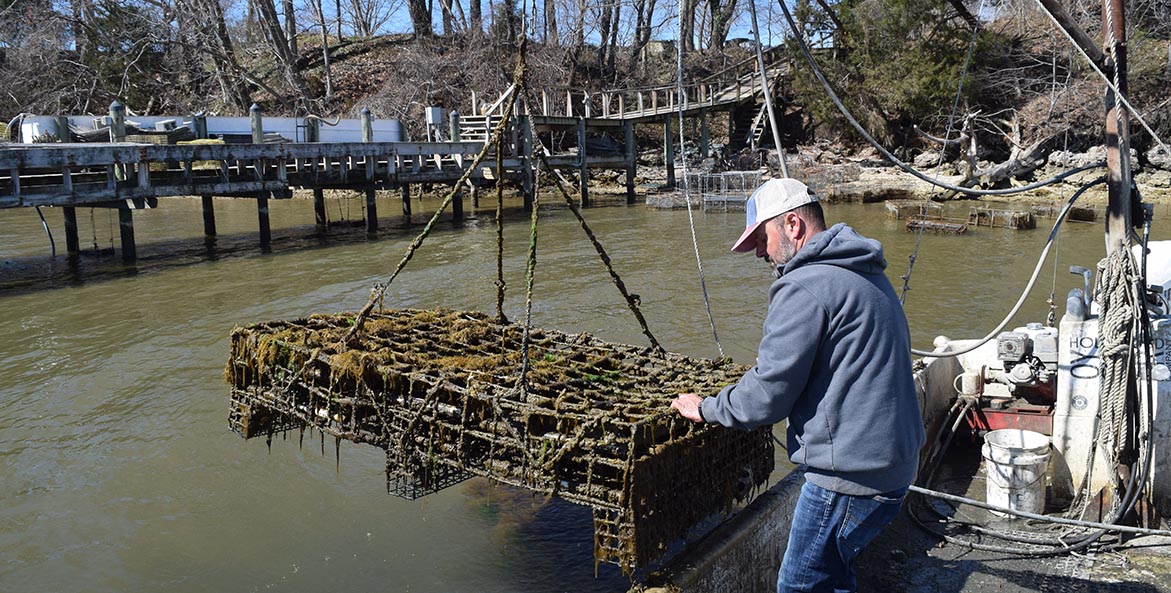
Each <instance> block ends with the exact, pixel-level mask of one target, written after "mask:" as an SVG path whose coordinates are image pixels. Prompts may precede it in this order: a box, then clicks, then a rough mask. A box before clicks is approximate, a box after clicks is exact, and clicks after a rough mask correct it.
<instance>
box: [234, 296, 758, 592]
mask: <svg viewBox="0 0 1171 593" xmlns="http://www.w3.org/2000/svg"><path fill="white" fill-rule="evenodd" d="M352 323H353V315H352V314H344V313H343V314H337V315H315V316H312V317H309V318H305V319H299V320H293V321H277V322H270V323H259V324H255V325H250V326H247V327H237V328H235V329H234V330H233V332H232V337H231V354H230V359H229V362H228V367H227V370H226V376H227V379H228V382H229V383H230V384H231V406H230V413H229V423H230V425H231V427H232V429H233V430H234V431H235V432H237V433H239V434H240V435H241V436H243V437H245V438H252V437H257V436H268V437H270V438H271V436H272V435H273V434H274V433H277V432H282V431H287V430H292V429H304V428H307V427H308V428H314V429H317V430H320V431H321V432H322V433H323V434H329V435H332V436H334V437H336V438H338V439H345V440H348V441H352V442H356V443H365V444H370V445H373V446H376V447H380V448H382V449H384V450H385V451H386V474H387V487H388V491H389V492H390V493H392V494H395V495H397V496H401V497H404V498H409V499H414V498H418V497H420V496H424V495H426V494H429V493H432V492H436V491H439V490H442V489H443V488H446V487H448V486H451V485H453V484H456V483H459V482H460V481H462V480H464V479H466V478H468V477H471V476H485V477H489V478H492V479H494V480H498V481H500V482H504V483H507V484H511V485H514V486H518V487H523V488H528V489H530V490H533V491H535V492H539V493H542V494H546V495H557V496H560V497H562V498H564V499H566V500H569V501H571V502H574V503H577V504H582V505H586V506H588V507H590V508H591V509H593V516H594V555H595V559H596V560H597V561H605V562H612V563H615V564H618V565H619V566H621V567H622V568H623V569H624V570H632V569H634V568H635V567H638V566H646V565H647V564H648V563H649V562H651V561H653V560H655V559H657V558H658V557H660V556H661V555H662V553H663V552H664V551H665V549H666V546H667V543H668V542H670V541H672V540H675V539H678V538H680V537H683V536H684V535H686V533H687V532H688V530H689V529H690V528H691V527H692V526H694V525H695V524H697V523H699V522H700V521H702V520H703V519H705V518H707V517H710V516H712V515H713V514H716V513H718V512H721V511H726V510H728V509H729V508H731V507H732V506H733V505H734V504H735V503H737V502H739V501H743V500H745V499H747V498H748V497H749V496H750V495H751V494H752V493H753V492H754V491H755V489H756V488H757V487H759V486H760V485H761V484H763V483H764V481H765V480H766V479H767V477H768V475H769V474H770V473H771V471H772V468H773V441H772V439H771V428H770V427H762V428H760V429H757V430H755V431H751V432H742V431H735V430H727V429H722V428H714V427H709V426H706V425H698V424H695V423H692V422H690V421H688V420H685V419H683V418H681V417H679V416H678V415H677V414H675V413H674V412H672V411H671V410H670V409H669V405H670V402H671V400H672V399H674V397H675V396H676V395H677V394H679V393H684V392H696V393H714V392H715V391H716V390H718V389H719V388H720V387H722V386H724V385H727V384H729V383H733V382H735V381H736V380H737V379H738V378H739V376H740V375H741V374H742V373H743V372H744V370H745V368H744V367H743V366H741V365H737V364H735V363H732V362H729V361H713V360H707V359H698V358H689V357H686V356H682V355H679V354H671V353H667V354H660V353H655V352H654V351H652V350H651V349H650V348H640V347H636V346H629V345H624V344H614V343H607V342H604V341H602V340H599V339H597V338H594V337H592V336H590V335H588V334H564V333H560V332H556V331H552V330H540V329H534V330H532V331H531V337H530V339H531V345H530V358H529V360H530V366H529V370H528V373H527V381H526V383H525V387H524V388H523V389H522V388H521V387H520V385H521V384H520V381H519V379H520V375H521V368H522V356H523V354H522V332H523V327H522V326H519V325H515V324H500V323H498V322H497V321H496V320H495V319H492V318H489V317H488V316H486V315H483V314H481V313H472V312H460V311H448V310H410V309H400V310H390V311H384V312H381V313H376V314H374V315H373V316H372V317H371V318H370V319H369V320H368V321H367V323H366V325H365V329H364V331H363V332H361V333H360V334H359V335H358V336H356V337H355V338H354V339H352V340H351V341H350V342H349V343H344V341H343V340H344V336H345V334H346V332H347V331H348V330H349V327H350V326H351V325H352Z"/></svg>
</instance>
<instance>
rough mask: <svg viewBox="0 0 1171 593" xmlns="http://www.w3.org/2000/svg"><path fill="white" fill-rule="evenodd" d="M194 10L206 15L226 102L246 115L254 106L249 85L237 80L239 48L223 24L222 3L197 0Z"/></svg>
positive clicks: (214, 59) (216, 72) (218, 77)
mask: <svg viewBox="0 0 1171 593" xmlns="http://www.w3.org/2000/svg"><path fill="white" fill-rule="evenodd" d="M191 8H192V9H193V11H195V12H196V13H197V14H202V15H205V17H204V18H205V19H206V20H205V22H206V23H207V28H208V29H210V30H211V34H212V40H213V41H214V43H212V44H210V47H209V50H210V51H209V53H210V54H211V58H212V63H213V64H215V75H216V81H217V82H218V83H219V85H220V90H221V91H222V92H223V94H224V102H225V103H227V104H229V105H233V106H235V107H236V108H237V109H238V110H239V111H240V113H247V112H248V107H249V106H251V105H252V97H251V96H250V93H249V89H248V85H246V84H244V83H243V82H242V81H240V80H239V79H238V78H237V77H236V73H237V72H239V71H240V64H239V62H238V61H237V60H236V47H235V44H234V43H232V37H231V35H230V34H229V33H228V25H227V23H226V22H225V21H224V10H223V7H222V6H220V3H219V0H194V1H193V3H192V4H191Z"/></svg>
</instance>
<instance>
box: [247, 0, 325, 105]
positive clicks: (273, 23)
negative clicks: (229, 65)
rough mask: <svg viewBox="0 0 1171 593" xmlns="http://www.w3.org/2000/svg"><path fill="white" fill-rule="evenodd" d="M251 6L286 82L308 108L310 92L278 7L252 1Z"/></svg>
mask: <svg viewBox="0 0 1171 593" xmlns="http://www.w3.org/2000/svg"><path fill="white" fill-rule="evenodd" d="M250 4H251V5H253V6H254V7H255V9H256V15H257V20H258V24H259V25H260V28H261V30H262V31H263V33H264V38H265V40H266V41H267V42H268V48H269V50H271V51H272V53H273V55H275V56H276V58H277V62H278V63H279V64H280V66H281V70H282V72H283V73H284V76H285V81H286V82H287V83H288V85H289V86H290V87H291V88H292V89H293V92H294V93H296V94H297V96H298V98H299V101H298V102H299V103H301V104H302V106H303V107H305V108H308V107H309V103H310V99H311V98H310V95H309V90H308V87H307V86H306V85H305V80H304V79H303V78H302V77H301V72H300V70H299V69H298V67H297V55H296V54H294V53H293V52H292V44H291V43H290V41H289V38H288V37H287V36H286V35H285V31H284V29H282V27H281V21H280V18H279V17H278V15H277V11H276V5H275V4H274V3H273V0H251V2H250Z"/></svg>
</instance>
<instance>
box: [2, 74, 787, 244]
mask: <svg viewBox="0 0 1171 593" xmlns="http://www.w3.org/2000/svg"><path fill="white" fill-rule="evenodd" d="M769 56H770V58H771V59H772V60H773V64H772V65H771V66H768V69H769V73H770V74H771V75H772V76H773V78H772V80H773V81H782V80H784V79H785V77H786V75H787V73H788V71H789V65H788V63H787V62H780V61H778V60H779V58H778V56H779V54H777V53H774V52H770V53H769ZM770 86H772V87H773V92H776V89H777V88H779V82H778V83H776V84H772V83H770ZM513 90H514V89H511V88H510V89H508V91H506V93H505V95H504V96H502V97H500V98H499V99H497V100H496V101H495V102H494V103H493V104H491V105H486V106H484V105H481V104H480V102H479V101H478V100H477V98H476V97H475V96H474V95H473V97H472V101H471V104H472V110H471V111H472V113H475V114H476V115H470V116H465V117H460V116H459V115H458V114H457V113H452V114H450V121H449V122H443V123H444V124H445V125H442V126H440V125H438V124H439V122H436V121H431V120H429V125H428V141H426V142H418V141H410V140H405V139H404V138H403V137H402V136H403V132H402V125H401V124H400V123H399V122H397V121H395V120H379V121H375V120H374V118H373V116H372V115H371V114H370V112H369V111H368V110H366V111H364V112H363V116H362V118H361V119H360V120H358V119H350V120H339V121H336V122H325V121H324V120H322V119H320V118H316V117H305V118H288V117H284V118H275V117H274V118H264V117H263V114H262V113H261V112H260V108H259V107H256V106H253V110H252V113H251V114H250V117H236V118H231V117H204V116H202V115H193V116H188V117H168V116H152V117H140V118H134V119H135V120H136V121H133V122H131V121H129V120H127V118H126V109H125V107H123V106H122V105H120V104H118V103H116V102H115V103H114V104H113V105H111V106H110V115H109V116H108V117H102V118H94V117H92V116H27V117H25V118H24V121H23V122H22V125H21V136H22V138H23V139H24V140H25V142H22V143H13V144H7V145H2V146H0V209H9V208H30V207H35V208H41V207H60V208H62V209H63V211H64V214H63V218H64V227H65V228H64V231H65V236H66V245H67V249H68V251H69V252H70V253H77V252H78V251H79V250H80V247H79V241H78V236H77V214H76V208H79V207H90V208H113V209H117V210H118V212H119V230H120V234H121V253H122V259H123V260H125V261H134V260H135V259H136V248H135V243H134V218H133V211H134V210H136V209H142V208H154V207H158V205H159V199H160V198H169V197H176V196H201V197H202V198H203V218H204V232H205V234H206V235H207V236H209V237H210V236H215V234H216V228H215V213H214V209H213V203H212V198H213V197H236V198H250V199H255V200H256V202H257V220H258V226H259V234H260V244H261V246H267V245H268V244H269V243H270V239H271V230H270V228H269V216H268V200H270V199H283V198H289V197H291V196H292V191H293V190H295V189H301V190H312V191H313V195H314V200H313V201H314V210H315V213H316V221H317V225H318V227H319V228H320V229H322V230H325V229H326V228H327V227H328V223H329V221H328V219H327V215H326V212H325V203H324V193H323V192H324V190H326V189H347V190H354V191H359V192H365V194H366V230H367V231H368V232H371V233H373V232H376V231H377V230H378V212H377V209H376V202H375V192H376V191H380V190H383V191H384V190H396V189H397V190H399V191H400V192H401V195H402V212H403V215H404V216H410V215H411V200H410V194H411V186H412V185H415V184H448V185H454V184H456V183H457V182H458V181H459V180H460V179H463V178H464V177H465V174H467V176H468V183H469V185H470V186H471V187H470V189H471V190H472V192H473V196H474V195H475V192H476V188H478V187H479V186H480V185H483V184H487V183H495V182H496V181H497V180H496V176H497V174H496V171H495V170H494V169H495V166H496V163H497V160H498V159H497V157H496V154H495V151H496V147H495V146H488V147H485V144H486V143H487V142H488V141H489V138H490V136H491V133H490V131H491V130H492V129H493V128H494V126H495V125H496V124H497V123H499V122H500V119H501V118H502V117H503V113H501V109H502V105H503V104H504V103H505V101H504V99H505V98H506V97H507V95H508V93H511V92H513ZM762 97H763V86H762V84H761V83H760V77H759V73H758V72H757V71H756V70H755V64H754V63H751V62H749V61H745V62H742V63H740V64H735V65H733V66H731V67H729V68H727V69H725V70H724V71H721V72H720V73H717V74H715V75H713V76H712V77H709V78H708V79H705V80H702V81H699V82H698V83H695V84H692V85H689V86H686V87H682V88H681V89H680V88H677V87H656V88H646V89H632V90H611V91H594V92H591V91H583V90H573V89H568V90H565V101H564V103H562V102H561V101H551V100H550V99H551V94H550V91H549V90H545V91H542V93H541V97H540V103H541V104H540V105H539V107H540V112H539V113H536V112H534V109H535V108H536V107H538V106H534V105H532V104H531V102H530V101H526V102H524V104H523V105H524V109H521V110H520V111H519V113H518V114H517V115H516V116H515V117H513V118H512V119H511V120H510V121H509V122H508V125H507V126H506V128H505V132H504V138H505V140H504V142H503V144H502V152H503V154H502V155H500V159H499V161H500V163H501V165H502V168H503V171H502V172H503V177H504V178H505V179H506V180H508V181H511V182H516V183H519V185H520V186H521V189H522V195H523V196H524V205H525V208H526V209H528V208H531V207H532V203H533V202H532V192H533V175H534V173H535V170H536V167H537V164H538V162H537V160H536V159H535V158H534V154H535V150H534V148H535V147H534V146H533V142H534V141H535V142H539V143H541V144H542V147H543V148H544V151H545V152H546V153H547V154H548V155H549V156H548V157H547V158H546V159H544V160H546V161H547V162H548V163H549V165H550V166H552V167H554V168H556V169H560V170H565V171H571V172H573V173H575V174H576V177H577V179H576V183H577V188H576V189H577V190H578V192H579V200H580V203H581V205H582V206H589V205H590V198H589V186H588V181H589V175H590V169H618V170H624V171H625V173H626V180H625V181H626V197H627V201H628V202H631V203H632V202H633V201H634V196H635V192H634V176H635V168H636V156H637V154H638V147H637V144H636V140H635V138H636V137H635V134H634V131H635V126H636V125H646V124H648V123H649V124H657V125H662V126H663V139H664V152H665V155H664V157H665V158H664V162H665V164H666V168H667V185H668V186H670V187H674V185H675V167H674V161H675V146H674V143H675V137H676V134H675V133H673V132H672V127H674V128H675V129H676V131H677V129H678V126H679V122H678V116H679V114H680V113H682V115H683V117H685V118H698V119H699V121H700V127H701V139H700V146H699V148H700V152H701V154H705V155H706V154H708V152H709V132H708V123H709V117H710V114H711V113H713V112H720V111H727V112H729V115H730V121H738V120H744V119H745V118H744V117H737V116H736V115H735V113H736V111H737V110H741V111H745V110H747V113H749V114H755V118H753V119H752V126H753V127H754V128H756V127H759V126H761V125H762V124H761V122H762V121H763V118H762V117H761V116H760V113H762V111H761V109H762V105H763V101H762V100H761V99H762ZM673 121H674V122H675V123H674V124H673V123H672V122H673ZM323 123H324V124H325V125H327V126H329V127H328V128H327V127H325V126H323ZM128 124H133V125H131V126H129V127H130V128H131V129H132V130H135V133H134V134H132V135H130V136H128V135H127V128H128ZM152 127H153V130H152V129H151V128H152ZM91 128H92V129H91ZM184 128H187V130H189V132H188V131H185V130H184ZM107 130H108V131H107ZM177 132H183V134H179V133H177ZM432 132H434V134H432ZM739 133H740V134H741V135H745V136H746V137H748V138H749V139H754V138H758V137H759V136H760V133H759V130H740V131H739ZM107 134H108V137H109V139H110V141H109V142H74V141H73V140H75V139H78V138H81V137H87V138H92V137H95V136H97V137H104V136H106V135H107ZM182 135H186V136H187V137H194V138H196V140H195V141H194V142H192V143H182V142H180V143H175V144H171V143H167V142H171V141H175V140H176V139H177V138H178V137H179V136H182ZM555 135H557V136H561V135H564V137H568V138H575V139H576V142H574V143H573V144H575V146H571V147H569V148H568V149H566V148H564V147H563V146H562V145H564V144H566V143H564V142H562V143H556V144H555V143H554V142H553V140H554V136H555ZM34 139H35V140H36V142H38V143H35V144H34V143H31V142H33V141H34ZM144 139H145V140H147V141H143V140H144ZM155 139H158V140H160V141H161V142H163V143H154V140H155ZM530 139H532V140H531V141H530ZM619 139H620V140H619ZM54 140H56V142H53V141H54ZM127 140H131V141H127ZM249 140H250V142H249ZM753 141H754V140H753ZM484 150H487V155H488V156H487V158H486V159H485V160H484V161H483V163H482V164H481V166H480V167H479V168H478V170H475V171H468V169H469V168H470V166H471V164H472V162H474V160H475V158H474V157H475V156H476V155H478V154H479V153H480V152H481V151H484ZM462 193H463V192H462V191H460V192H457V195H456V198H455V200H454V202H453V206H452V216H453V218H455V219H456V220H459V219H462V218H463V195H462ZM473 199H474V198H473Z"/></svg>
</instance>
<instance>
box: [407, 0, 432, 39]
mask: <svg viewBox="0 0 1171 593" xmlns="http://www.w3.org/2000/svg"><path fill="white" fill-rule="evenodd" d="M407 14H408V15H410V17H411V27H412V28H413V29H414V31H415V36H416V37H420V38H427V37H431V36H433V35H435V29H434V28H433V27H432V25H431V6H430V4H429V3H428V2H427V0H407Z"/></svg>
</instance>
